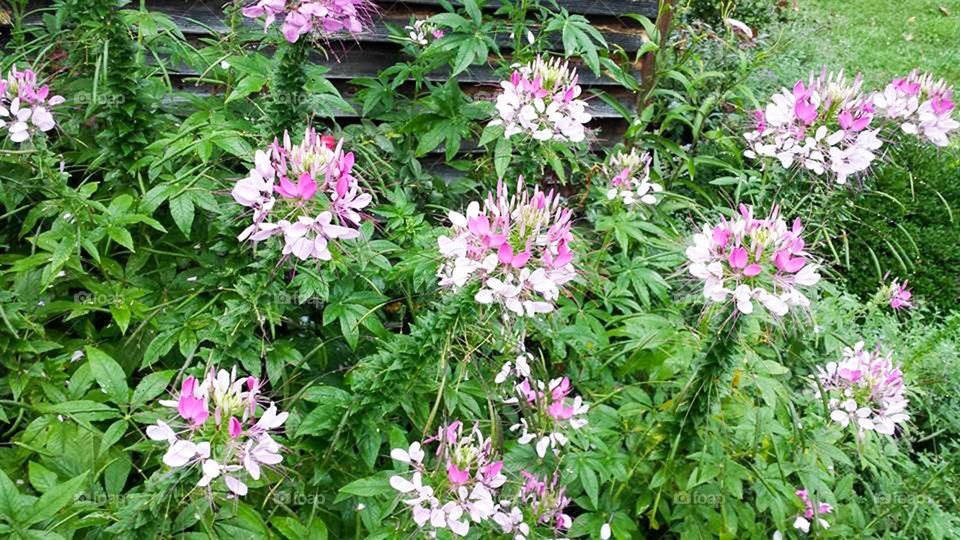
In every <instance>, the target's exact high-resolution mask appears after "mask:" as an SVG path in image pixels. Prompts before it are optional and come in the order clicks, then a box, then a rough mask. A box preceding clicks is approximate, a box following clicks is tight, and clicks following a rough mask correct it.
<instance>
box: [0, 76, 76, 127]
mask: <svg viewBox="0 0 960 540" xmlns="http://www.w3.org/2000/svg"><path fill="white" fill-rule="evenodd" d="M64 101H66V100H65V99H64V98H63V97H62V96H51V95H50V88H49V87H48V86H47V85H43V86H38V84H37V74H36V73H34V72H33V71H32V70H30V69H25V70H23V71H18V70H17V68H12V69H11V70H10V73H9V75H8V76H7V79H6V80H0V129H4V128H6V130H7V131H8V132H9V133H10V140H11V141H13V142H15V143H21V142H23V141H26V140H27V139H29V138H30V137H32V136H33V135H34V134H35V133H36V132H38V131H42V132H46V131H50V130H51V129H53V128H54V127H56V125H57V123H56V121H55V120H54V119H53V115H52V114H51V113H50V108H51V107H56V106H57V105H60V104H61V103H63V102H64Z"/></svg>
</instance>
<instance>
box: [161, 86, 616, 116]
mask: <svg viewBox="0 0 960 540" xmlns="http://www.w3.org/2000/svg"><path fill="white" fill-rule="evenodd" d="M335 86H336V87H337V89H338V90H339V91H340V94H341V95H342V96H343V97H344V98H345V99H346V100H347V101H348V102H349V101H350V100H351V99H352V98H353V97H354V95H355V94H356V91H357V90H358V89H357V88H356V87H354V86H351V85H348V84H346V83H345V82H342V81H341V82H339V83H338V84H335ZM221 90H222V89H218V88H216V87H211V86H208V85H201V86H186V87H184V88H182V89H181V90H180V91H179V92H178V93H174V94H171V95H167V96H165V97H164V99H163V102H162V106H163V108H164V110H166V111H167V112H170V113H173V114H176V115H180V116H186V115H187V114H190V113H192V112H194V109H193V106H192V105H191V102H190V97H196V98H204V97H208V96H211V95H214V94H222V91H221ZM409 90H410V89H409V88H406V87H401V88H400V89H399V91H400V92H403V93H407V92H409ZM462 90H463V92H464V93H465V94H467V95H468V96H470V97H471V98H473V99H475V100H488V101H493V100H494V99H496V96H497V93H498V89H497V88H495V87H491V86H487V85H466V86H465V87H463V88H462ZM597 91H599V89H598V90H597ZM606 93H607V94H608V95H610V96H611V97H612V98H613V99H615V100H616V101H617V102H619V103H620V104H621V105H622V106H623V107H625V108H626V109H627V110H628V111H631V112H633V111H634V109H635V104H634V96H633V95H632V94H631V93H630V92H627V91H626V90H616V89H607V90H606ZM582 97H583V99H586V100H587V102H588V104H589V112H590V115H591V116H593V118H594V119H595V120H622V119H623V117H622V116H620V113H619V112H617V111H616V110H615V109H614V108H613V107H611V106H610V105H608V104H607V103H605V102H604V101H603V100H601V99H600V98H599V97H597V96H596V94H595V91H594V90H593V89H591V88H586V89H584V93H583V96H582ZM334 116H336V117H337V118H338V119H340V118H360V117H361V116H362V115H361V108H360V105H359V104H354V107H353V109H351V110H338V111H336V113H335V115H334Z"/></svg>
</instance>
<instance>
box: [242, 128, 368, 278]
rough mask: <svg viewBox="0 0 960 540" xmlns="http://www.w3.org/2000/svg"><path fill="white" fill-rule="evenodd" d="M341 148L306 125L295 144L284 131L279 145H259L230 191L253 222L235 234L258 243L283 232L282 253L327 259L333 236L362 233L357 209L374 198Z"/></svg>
mask: <svg viewBox="0 0 960 540" xmlns="http://www.w3.org/2000/svg"><path fill="white" fill-rule="evenodd" d="M342 147H343V141H342V140H341V141H340V142H339V143H337V142H336V141H335V140H334V138H333V137H331V136H328V135H325V136H322V137H320V136H318V135H317V132H316V131H315V130H314V129H313V128H307V130H306V133H305V135H304V138H303V141H302V142H301V143H300V144H298V145H293V144H291V142H290V136H289V134H288V133H286V132H284V134H283V145H282V146H281V145H280V144H279V142H278V141H277V140H274V141H273V144H271V145H270V146H269V147H268V149H267V151H263V150H257V152H256V155H255V157H254V163H255V165H254V168H253V169H251V171H250V175H249V176H247V177H246V178H244V179H242V180H240V181H238V182H237V183H236V185H235V186H234V188H233V191H232V192H231V194H232V195H233V199H234V200H235V201H236V202H237V203H238V204H240V205H242V206H246V207H248V208H251V209H253V223H252V224H251V225H250V226H248V227H247V228H246V229H244V230H243V232H241V233H240V235H239V236H238V237H237V239H238V240H241V241H244V240H251V241H253V242H259V241H262V240H265V239H267V238H270V237H271V236H273V235H276V234H281V235H282V236H283V239H284V247H283V255H291V254H292V255H293V256H295V257H297V258H298V259H300V260H306V259H319V260H324V261H329V260H330V259H331V258H332V254H331V251H330V247H331V245H332V242H331V241H332V240H336V239H343V240H348V239H352V238H357V237H358V236H360V231H359V230H358V229H357V226H358V225H359V224H360V213H359V211H360V210H362V209H363V208H365V207H366V206H367V205H368V204H370V201H371V200H372V197H371V196H370V194H368V193H365V192H363V190H362V189H361V188H360V184H359V181H358V180H357V179H356V178H355V177H354V176H353V175H352V174H351V171H352V169H353V164H354V157H353V152H347V153H344V151H343V148H342ZM271 217H275V218H276V221H271V220H270V218H271Z"/></svg>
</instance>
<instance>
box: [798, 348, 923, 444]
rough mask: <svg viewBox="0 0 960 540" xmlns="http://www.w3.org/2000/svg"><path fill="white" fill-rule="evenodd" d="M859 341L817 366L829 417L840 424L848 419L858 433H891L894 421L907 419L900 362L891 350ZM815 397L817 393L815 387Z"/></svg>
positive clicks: (895, 422)
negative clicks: (869, 348)
mask: <svg viewBox="0 0 960 540" xmlns="http://www.w3.org/2000/svg"><path fill="white" fill-rule="evenodd" d="M863 346H864V343H863V341H859V342H857V343H856V344H855V345H854V346H853V348H849V347H847V348H845V349H844V350H843V360H841V361H840V362H829V363H827V365H826V366H825V367H820V366H818V367H817V376H818V378H819V379H820V386H822V387H823V391H824V392H825V393H826V395H827V397H828V398H829V401H828V404H829V406H830V410H831V413H830V418H831V419H832V420H833V421H834V422H837V423H838V424H840V425H841V426H843V427H847V425H849V424H850V423H851V421H852V422H853V423H854V425H856V427H857V431H858V433H863V431H864V430H872V431H876V432H877V433H883V434H884V435H893V434H894V431H895V429H896V426H897V424H902V423H904V422H906V421H907V420H909V416H908V415H907V412H906V411H907V403H908V402H907V398H906V395H905V391H904V386H903V373H902V372H901V371H900V366H894V365H893V360H892V358H893V353H892V352H889V353H887V355H886V356H883V355H881V354H880V352H879V351H878V350H874V351H865V350H864V349H863ZM816 397H818V398H819V397H821V395H820V387H817V390H816Z"/></svg>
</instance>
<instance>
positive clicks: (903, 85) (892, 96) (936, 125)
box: [873, 70, 960, 146]
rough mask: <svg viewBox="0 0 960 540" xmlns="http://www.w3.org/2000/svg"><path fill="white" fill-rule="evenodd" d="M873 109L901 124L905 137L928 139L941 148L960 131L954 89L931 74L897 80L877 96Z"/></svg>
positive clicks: (914, 72) (875, 96) (875, 95)
mask: <svg viewBox="0 0 960 540" xmlns="http://www.w3.org/2000/svg"><path fill="white" fill-rule="evenodd" d="M873 106H874V108H875V109H876V110H877V115H879V116H880V117H882V118H884V119H887V120H890V121H895V122H898V123H899V127H900V129H901V130H903V132H904V133H908V134H911V135H916V136H917V137H921V138H924V139H927V140H928V141H930V142H931V143H933V144H935V145H937V146H947V144H949V139H948V138H947V137H948V134H949V133H950V132H951V131H956V130H957V128H960V122H957V120H956V119H954V117H953V112H954V109H955V108H956V104H955V103H954V102H953V87H951V86H947V83H946V82H944V80H943V79H940V80H938V81H934V80H933V76H932V75H930V74H929V73H925V74H923V75H920V74H919V72H918V71H917V70H913V71H911V72H910V74H909V75H907V76H906V77H903V78H901V79H894V80H893V81H892V82H891V83H890V84H888V85H887V86H886V88H884V89H883V91H881V92H877V93H876V94H874V95H873Z"/></svg>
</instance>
